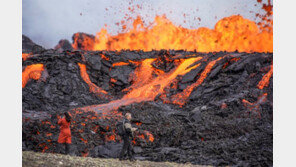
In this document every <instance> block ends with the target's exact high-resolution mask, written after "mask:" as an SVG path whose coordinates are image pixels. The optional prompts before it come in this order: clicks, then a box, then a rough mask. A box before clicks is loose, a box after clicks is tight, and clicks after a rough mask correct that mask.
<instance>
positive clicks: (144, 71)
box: [122, 57, 202, 102]
mask: <svg viewBox="0 0 296 167" xmlns="http://www.w3.org/2000/svg"><path fill="white" fill-rule="evenodd" d="M200 59H202V57H195V58H188V59H185V60H183V62H182V63H181V64H180V65H179V66H178V67H176V68H175V69H174V70H173V71H172V72H169V73H163V74H162V75H159V76H157V77H156V78H153V75H152V74H153V72H154V70H155V68H153V67H152V65H151V63H152V62H153V61H155V59H146V60H144V61H143V62H142V65H141V67H140V68H138V69H137V70H136V71H135V77H134V81H135V82H134V84H133V85H132V86H131V87H130V88H129V90H131V91H129V92H128V93H127V94H126V95H125V96H123V98H122V99H125V100H126V99H134V100H135V102H140V101H149V100H154V98H155V97H156V96H157V95H160V94H162V93H163V92H164V88H165V87H166V86H168V85H169V84H170V83H172V82H173V80H174V79H175V78H176V77H177V76H178V75H184V74H186V73H187V72H189V71H191V70H192V69H193V68H196V67H197V66H193V67H190V65H192V64H193V63H194V62H197V61H199V60H200Z"/></svg>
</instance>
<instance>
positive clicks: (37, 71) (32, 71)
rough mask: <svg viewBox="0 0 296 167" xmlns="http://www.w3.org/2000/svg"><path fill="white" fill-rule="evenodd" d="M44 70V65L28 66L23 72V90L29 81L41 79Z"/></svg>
mask: <svg viewBox="0 0 296 167" xmlns="http://www.w3.org/2000/svg"><path fill="white" fill-rule="evenodd" d="M43 70H44V67H43V64H32V65H29V66H27V67H26V68H25V70H24V71H23V72H22V88H24V87H25V86H26V84H27V82H28V81H29V79H34V80H38V79H39V78H40V77H41V75H42V71H43Z"/></svg>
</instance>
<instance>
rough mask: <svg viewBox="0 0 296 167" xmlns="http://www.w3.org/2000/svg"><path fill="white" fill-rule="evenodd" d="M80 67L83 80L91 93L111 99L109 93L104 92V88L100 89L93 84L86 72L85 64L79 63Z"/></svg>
mask: <svg viewBox="0 0 296 167" xmlns="http://www.w3.org/2000/svg"><path fill="white" fill-rule="evenodd" d="M78 66H79V68H80V75H81V77H82V79H83V80H84V81H85V82H86V83H87V84H88V86H89V90H90V92H92V93H95V94H96V95H98V96H99V97H106V98H109V96H108V93H107V92H106V91H105V90H103V89H102V88H100V87H98V86H97V85H95V84H94V83H92V82H91V80H90V78H89V76H88V74H87V72H86V66H85V64H80V63H78Z"/></svg>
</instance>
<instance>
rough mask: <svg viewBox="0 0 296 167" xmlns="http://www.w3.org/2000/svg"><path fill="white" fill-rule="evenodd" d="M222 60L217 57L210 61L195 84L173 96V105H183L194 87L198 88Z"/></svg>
mask: <svg viewBox="0 0 296 167" xmlns="http://www.w3.org/2000/svg"><path fill="white" fill-rule="evenodd" d="M222 58H223V57H219V58H218V59H216V60H212V61H211V62H209V64H208V65H207V66H206V68H205V69H204V71H203V72H202V73H201V75H200V77H199V78H198V80H197V81H196V82H195V83H193V84H191V85H189V86H188V87H187V88H186V89H185V90H183V92H181V93H178V94H176V95H173V97H172V99H173V103H174V104H178V105H180V106H182V105H184V104H185V102H186V100H187V98H188V97H189V96H190V94H191V92H192V91H193V90H194V89H195V88H196V87H198V86H199V85H200V84H201V83H203V81H204V79H205V78H206V77H207V75H208V74H209V72H210V71H211V70H212V68H213V66H214V65H215V64H216V62H217V61H219V60H221V59H222Z"/></svg>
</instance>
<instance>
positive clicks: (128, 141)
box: [119, 113, 137, 160]
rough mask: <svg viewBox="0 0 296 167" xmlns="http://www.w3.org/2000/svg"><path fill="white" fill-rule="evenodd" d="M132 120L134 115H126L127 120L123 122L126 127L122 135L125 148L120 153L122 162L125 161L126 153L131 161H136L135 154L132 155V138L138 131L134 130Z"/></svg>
mask: <svg viewBox="0 0 296 167" xmlns="http://www.w3.org/2000/svg"><path fill="white" fill-rule="evenodd" d="M131 119H132V115H131V113H126V114H125V118H124V120H123V127H124V133H123V135H122V138H123V147H122V150H121V152H120V158H119V159H120V160H123V158H124V156H125V154H126V152H127V156H128V158H129V159H130V160H134V158H133V155H132V154H133V153H132V149H133V148H132V138H133V133H134V131H136V130H137V128H133V127H132V125H131V122H130V121H131Z"/></svg>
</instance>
